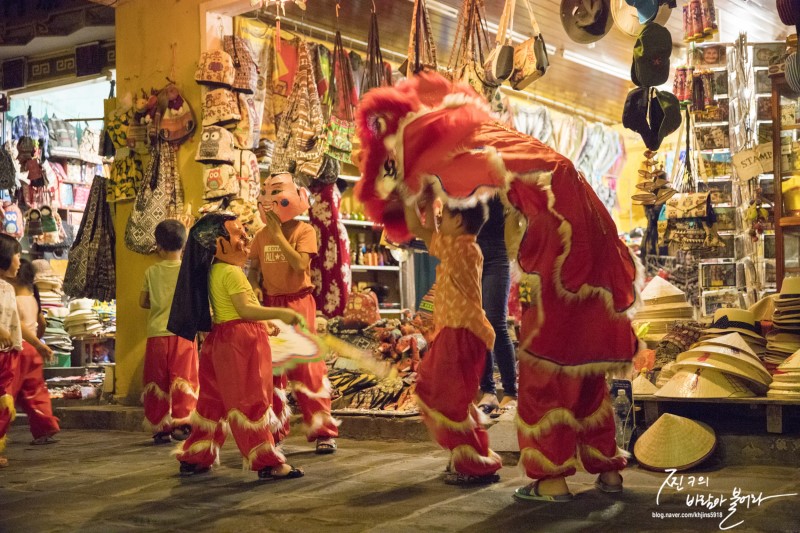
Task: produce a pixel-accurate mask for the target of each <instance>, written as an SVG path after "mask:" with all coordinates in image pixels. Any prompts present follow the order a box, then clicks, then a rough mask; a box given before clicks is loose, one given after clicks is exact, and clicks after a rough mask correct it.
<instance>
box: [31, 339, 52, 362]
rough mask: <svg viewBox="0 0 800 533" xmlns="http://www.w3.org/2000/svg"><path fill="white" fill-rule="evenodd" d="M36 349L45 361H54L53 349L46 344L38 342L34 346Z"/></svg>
mask: <svg viewBox="0 0 800 533" xmlns="http://www.w3.org/2000/svg"><path fill="white" fill-rule="evenodd" d="M36 351H37V352H39V355H41V356H42V358H43V359H44V360H45V361H47V362H48V363H52V362H54V361H55V359H56V356H55V354H54V353H53V349H52V348H50V347H49V346H48V345H46V344H43V343H39V346H37V347H36Z"/></svg>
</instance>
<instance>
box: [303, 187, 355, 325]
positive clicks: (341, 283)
mask: <svg viewBox="0 0 800 533" xmlns="http://www.w3.org/2000/svg"><path fill="white" fill-rule="evenodd" d="M309 190H310V191H311V194H312V195H313V198H314V202H313V203H312V205H311V209H310V210H309V212H308V214H309V219H310V220H311V224H313V225H314V227H315V228H316V229H317V232H318V235H319V242H320V247H319V251H318V252H317V255H315V256H314V257H313V259H311V279H312V280H313V281H314V299H315V300H316V302H317V309H319V310H320V311H322V313H323V314H324V315H325V316H326V317H328V318H331V317H334V316H341V315H343V314H344V309H345V306H346V305H347V296H348V294H350V287H351V272H350V239H349V238H348V236H347V230H346V229H345V227H344V225H343V224H342V223H341V214H340V212H339V204H340V203H341V201H342V197H341V195H340V194H339V189H338V188H337V187H336V184H334V183H329V184H323V183H320V182H318V181H317V182H314V183H312V184H311V186H310V187H309Z"/></svg>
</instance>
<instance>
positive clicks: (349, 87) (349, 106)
mask: <svg viewBox="0 0 800 533" xmlns="http://www.w3.org/2000/svg"><path fill="white" fill-rule="evenodd" d="M334 43H335V44H334V47H333V64H332V65H331V77H330V86H329V88H328V99H327V101H326V103H327V104H328V105H329V106H330V108H331V109H330V119H329V121H328V127H327V145H328V146H327V148H326V150H325V153H326V154H327V155H329V156H331V157H333V158H334V159H338V160H339V161H342V162H345V163H350V162H351V160H350V153H351V152H352V151H353V136H354V135H355V131H356V125H355V121H354V115H353V109H354V108H355V106H356V105H357V104H358V97H357V95H356V93H355V88H354V87H353V71H352V69H351V68H350V57H349V56H348V55H347V53H346V52H345V51H344V44H343V43H342V34H341V33H339V32H338V31H337V32H336V37H335V39H334Z"/></svg>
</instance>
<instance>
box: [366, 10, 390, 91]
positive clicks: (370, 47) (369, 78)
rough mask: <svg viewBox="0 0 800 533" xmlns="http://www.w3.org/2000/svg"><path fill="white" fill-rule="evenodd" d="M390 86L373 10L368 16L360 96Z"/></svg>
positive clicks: (375, 15) (376, 16)
mask: <svg viewBox="0 0 800 533" xmlns="http://www.w3.org/2000/svg"><path fill="white" fill-rule="evenodd" d="M389 84H391V77H389V78H388V79H387V77H386V69H385V68H384V63H383V52H382V51H381V44H380V36H379V34H378V14H377V13H376V12H375V9H374V8H373V10H372V14H371V15H370V26H369V36H368V37H367V59H366V65H365V66H364V74H363V76H362V78H361V86H360V87H359V91H360V94H361V95H362V96H363V95H364V94H365V93H366V92H367V91H369V90H370V89H374V88H375V87H382V86H384V85H389Z"/></svg>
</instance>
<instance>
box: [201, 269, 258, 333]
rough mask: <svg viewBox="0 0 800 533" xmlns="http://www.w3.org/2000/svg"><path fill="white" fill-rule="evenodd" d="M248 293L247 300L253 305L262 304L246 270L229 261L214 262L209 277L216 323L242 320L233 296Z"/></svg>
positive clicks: (209, 291)
mask: <svg viewBox="0 0 800 533" xmlns="http://www.w3.org/2000/svg"><path fill="white" fill-rule="evenodd" d="M243 292H246V293H247V301H248V303H250V304H252V305H260V304H259V303H258V299H256V294H255V293H254V292H253V288H252V287H251V286H250V282H249V281H247V276H245V275H244V271H243V270H242V269H241V268H240V267H237V266H235V265H230V264H228V263H214V264H213V265H211V274H210V275H209V279H208V295H209V298H210V299H211V310H212V311H213V312H214V323H215V324H222V323H223V322H230V321H231V320H241V318H242V317H240V316H239V314H238V313H237V312H236V308H235V307H234V306H233V301H232V300H231V296H233V295H234V294H241V293H243Z"/></svg>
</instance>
